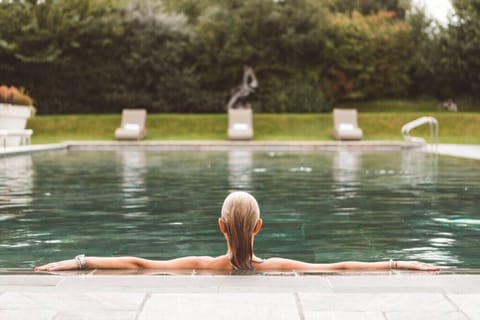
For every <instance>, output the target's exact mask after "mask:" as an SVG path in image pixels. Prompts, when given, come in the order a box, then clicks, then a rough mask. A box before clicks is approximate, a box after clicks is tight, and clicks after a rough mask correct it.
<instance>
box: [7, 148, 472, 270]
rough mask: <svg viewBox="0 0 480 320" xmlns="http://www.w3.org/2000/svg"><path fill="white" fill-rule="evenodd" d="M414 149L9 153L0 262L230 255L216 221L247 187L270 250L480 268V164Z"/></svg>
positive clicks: (260, 249)
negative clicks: (226, 202)
mask: <svg viewBox="0 0 480 320" xmlns="http://www.w3.org/2000/svg"><path fill="white" fill-rule="evenodd" d="M479 164H480V163H479V162H478V161H475V160H465V159H458V158H450V157H436V156H432V155H430V154H426V153H422V152H419V151H395V152H393V151H388V152H387V151H375V152H373V151H369V152H367V151H353V150H348V149H344V150H336V151H299V150H297V151H268V150H263V151H262V150H255V151H254V150H249V149H247V148H241V149H237V150H234V149H231V150H222V151H178V150H177V151H159V150H157V151H142V150H135V149H124V150H116V151H63V152H47V153H37V154H31V155H22V156H15V157H3V158H0V172H1V175H0V268H29V267H32V266H34V265H37V264H41V263H44V262H47V261H52V260H58V259H66V258H71V257H73V256H75V255H77V254H79V253H86V254H87V255H102V256H110V255H137V256H142V257H146V258H153V259H167V258H172V257H177V256H181V255H191V254H194V255H220V254H223V253H224V252H225V244H224V240H223V238H222V235H221V234H220V233H219V232H218V229H217V218H218V216H219V213H220V208H221V205H222V201H223V199H224V198H225V196H226V195H227V194H228V192H229V191H233V190H245V191H249V192H251V193H252V194H253V195H254V196H255V197H256V198H257V200H258V201H259V204H260V208H261V211H262V218H263V219H264V227H263V230H262V232H261V233H260V234H259V235H258V236H257V238H256V253H257V255H259V256H261V257H271V256H284V257H290V258H295V259H302V260H307V261H312V262H332V261H339V260H362V261H372V260H380V259H389V258H395V259H416V260H422V261H427V262H434V263H437V264H439V265H442V266H451V267H458V268H480V255H479V254H478V252H480V213H479V210H478V199H479V195H480V166H479Z"/></svg>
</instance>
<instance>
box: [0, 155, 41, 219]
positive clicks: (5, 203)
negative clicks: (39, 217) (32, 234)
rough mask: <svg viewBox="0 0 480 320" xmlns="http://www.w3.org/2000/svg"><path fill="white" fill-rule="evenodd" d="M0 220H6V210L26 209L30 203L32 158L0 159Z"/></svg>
mask: <svg viewBox="0 0 480 320" xmlns="http://www.w3.org/2000/svg"><path fill="white" fill-rule="evenodd" d="M0 160H1V161H0V173H1V174H0V209H2V211H0V220H2V219H7V218H8V216H9V214H10V215H11V213H8V212H6V210H3V209H7V208H14V207H27V206H29V205H30V203H31V202H32V189H33V171H32V156H31V155H22V156H16V157H6V158H3V159H0Z"/></svg>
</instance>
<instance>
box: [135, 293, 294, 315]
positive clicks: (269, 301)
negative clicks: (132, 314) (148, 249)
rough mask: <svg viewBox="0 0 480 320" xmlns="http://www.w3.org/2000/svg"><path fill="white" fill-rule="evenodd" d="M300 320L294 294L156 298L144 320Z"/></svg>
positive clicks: (150, 301) (169, 296)
mask: <svg viewBox="0 0 480 320" xmlns="http://www.w3.org/2000/svg"><path fill="white" fill-rule="evenodd" d="M252 318H258V319H272V320H281V319H285V320H295V319H300V316H299V314H298V311H297V307H296V302H295V297H294V295H292V294H281V293H280V294H279V293H273V294H259V293H230V294H219V293H204V294H152V296H151V297H150V299H149V300H148V301H147V303H146V305H145V307H144V309H143V311H142V313H141V314H140V317H139V319H140V320H154V319H177V320H180V319H188V320H190V319H252Z"/></svg>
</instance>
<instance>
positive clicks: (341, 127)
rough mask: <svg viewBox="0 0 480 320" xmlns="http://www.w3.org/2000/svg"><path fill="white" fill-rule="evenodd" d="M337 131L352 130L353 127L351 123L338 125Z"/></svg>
mask: <svg viewBox="0 0 480 320" xmlns="http://www.w3.org/2000/svg"><path fill="white" fill-rule="evenodd" d="M338 129H339V130H353V129H355V127H354V126H353V124H351V123H340V124H339V125H338Z"/></svg>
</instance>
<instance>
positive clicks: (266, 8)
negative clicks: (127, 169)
mask: <svg viewBox="0 0 480 320" xmlns="http://www.w3.org/2000/svg"><path fill="white" fill-rule="evenodd" d="M453 4H454V6H455V9H456V12H455V16H453V17H452V18H451V20H450V22H449V24H448V25H445V26H442V25H437V24H436V23H434V22H432V21H430V20H429V19H428V18H427V17H426V15H425V14H424V13H423V12H422V11H421V10H416V11H412V10H409V9H410V3H409V1H408V0H388V1H379V0H359V1H349V0H326V1H316V0H277V1H272V0H242V1H240V0H163V1H161V0H69V1H65V0H44V1H36V0H10V1H5V0H4V1H0V83H2V84H7V85H16V86H20V87H24V88H26V90H27V91H28V92H29V93H30V94H31V96H33V97H34V99H35V101H36V107H37V109H38V112H39V113H40V114H61V113H65V114H68V113H74V114H79V113H118V112H120V110H121V109H123V108H125V107H142V108H147V109H148V110H149V112H182V113H184V112H201V113H203V112H224V111H225V105H226V102H227V100H228V97H229V94H230V91H231V89H232V88H234V87H235V86H237V85H238V84H239V83H240V82H241V79H242V65H243V64H245V63H247V64H250V65H252V66H253V67H254V68H255V70H256V72H257V77H258V79H259V85H260V86H259V88H258V90H257V92H256V93H255V95H254V97H253V98H252V99H253V106H254V109H255V111H259V112H297V113H298V112H321V111H328V110H330V108H331V106H332V105H333V104H335V103H355V102H365V101H369V100H375V99H388V98H419V97H431V98H434V99H439V100H445V99H449V98H453V99H470V100H476V99H478V98H480V97H479V96H480V0H454V1H453Z"/></svg>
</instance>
